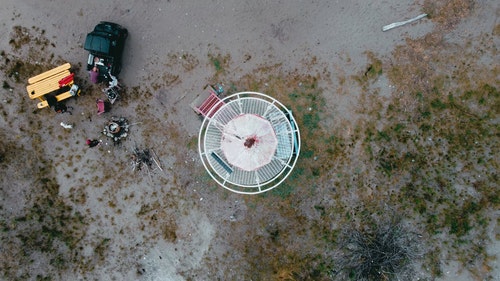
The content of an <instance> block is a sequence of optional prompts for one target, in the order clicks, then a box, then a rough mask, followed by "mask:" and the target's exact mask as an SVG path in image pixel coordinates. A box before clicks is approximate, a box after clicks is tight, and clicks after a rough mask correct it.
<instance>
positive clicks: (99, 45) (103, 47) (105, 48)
mask: <svg viewBox="0 0 500 281" xmlns="http://www.w3.org/2000/svg"><path fill="white" fill-rule="evenodd" d="M111 41H112V40H111V38H109V37H106V36H105V35H104V36H103V35H102V34H98V33H89V34H87V38H86V39H85V45H84V46H83V48H84V49H85V50H87V51H90V52H98V53H102V54H106V55H107V54H110V52H111Z"/></svg>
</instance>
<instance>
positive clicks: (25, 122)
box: [0, 0, 500, 280]
mask: <svg viewBox="0 0 500 281" xmlns="http://www.w3.org/2000/svg"><path fill="white" fill-rule="evenodd" d="M367 2H369V1H363V0H354V1H347V0H345V1H342V0H341V1H327V0H325V1H323V0H319V1H298V0H297V1H295V0H294V1H261V0H258V1H217V0H213V1H178V0H168V1H116V0H114V1H96V0H89V1H60V0H53V1H31V0H22V1H12V0H3V1H2V3H1V6H2V9H1V10H0V19H1V20H0V23H1V28H0V38H2V39H1V41H0V50H1V52H2V62H0V64H1V69H2V72H1V73H0V77H1V80H2V82H3V88H2V89H1V90H0V92H1V94H0V97H1V100H0V102H1V111H2V115H1V117H0V138H2V140H3V141H2V150H0V152H1V155H0V171H1V178H2V179H1V180H0V183H1V190H0V200H1V206H0V214H1V217H0V226H1V228H2V230H1V232H0V233H1V244H0V264H1V267H2V272H1V275H0V276H1V279H2V280H330V279H335V278H337V279H341V278H342V276H343V275H336V272H337V270H339V269H338V268H336V267H335V258H334V257H335V255H336V251H337V250H336V242H335V241H336V238H337V236H338V235H339V233H341V230H342V226H343V225H346V224H348V222H351V221H353V222H354V223H355V224H356V223H358V224H359V222H360V221H359V220H356V219H352V218H356V217H357V216H358V215H359V214H361V213H364V211H361V210H365V211H366V212H371V211H373V208H378V207H374V206H375V205H377V204H379V205H384V204H385V205H391V209H394V210H396V213H399V214H401V215H402V216H403V219H404V221H405V222H407V224H408V225H410V227H411V228H412V229H414V230H415V231H417V232H419V233H421V234H422V235H421V237H423V238H422V239H423V240H425V241H423V242H422V245H423V246H422V247H423V248H425V251H424V252H425V253H426V254H425V255H423V257H422V259H421V260H418V261H416V262H415V264H416V270H415V271H414V272H413V275H412V277H411V278H410V279H413V280H500V267H499V260H498V259H499V258H500V245H499V235H500V234H499V232H500V230H499V226H498V220H499V214H500V213H499V208H498V207H499V202H498V176H497V175H496V174H498V167H499V162H498V161H499V160H498V152H499V146H498V133H499V131H498V123H499V115H498V113H499V112H498V106H499V97H498V89H499V88H500V84H499V81H500V74H499V66H498V62H499V61H500V58H499V55H498V46H500V40H499V36H500V27H499V23H498V16H499V13H500V10H499V4H498V2H497V1H493V0H482V1H475V2H473V1H436V3H435V4H432V3H430V1H407V0H404V1H396V0H386V1H379V2H376V3H375V2H373V3H367ZM452 9H453V13H452V12H450V10H452ZM428 11H432V12H435V14H433V17H430V18H424V19H422V20H420V21H418V22H416V23H412V24H409V25H406V26H403V27H399V28H396V29H394V30H391V31H388V32H382V26H384V25H386V24H389V23H392V22H396V21H402V20H405V19H409V18H411V17H414V16H417V15H419V14H421V13H423V12H428ZM101 20H106V21H112V22H116V23H118V24H120V25H123V26H125V27H126V28H127V29H128V31H129V38H128V39H127V42H126V47H125V55H124V60H123V63H124V65H123V70H122V72H121V74H120V76H119V79H120V81H121V83H122V84H123V85H124V86H125V88H126V89H125V90H124V92H123V93H122V97H121V99H120V100H118V101H117V102H116V103H115V104H114V105H113V107H112V110H111V112H109V113H106V114H103V115H99V116H98V115H97V114H96V108H95V99H96V98H103V97H104V96H103V94H102V92H101V91H100V88H99V87H98V86H95V85H90V84H89V83H88V82H87V80H88V79H87V73H86V71H85V62H86V59H87V53H86V52H85V51H84V50H83V48H82V44H83V42H84V40H85V36H86V34H87V33H88V32H90V31H91V30H92V29H93V27H94V26H95V24H97V23H98V22H99V21H101ZM466 55H469V57H466ZM62 62H70V63H71V64H72V66H73V68H74V71H75V72H76V76H77V77H78V79H77V81H76V82H77V83H78V84H80V85H81V86H82V88H83V92H82V95H81V96H80V97H77V98H75V99H70V100H68V102H67V104H68V105H70V106H72V107H74V110H73V112H72V113H73V114H72V115H68V114H59V115H57V114H55V112H53V111H52V110H48V109H44V110H38V109H36V102H35V101H32V100H29V98H28V96H27V93H26V90H25V86H26V83H27V79H28V78H29V77H31V76H33V75H35V74H38V73H41V72H43V71H45V70H48V69H50V68H52V67H54V66H57V65H58V64H60V63H62ZM420 63H424V64H420ZM422 65H424V66H422ZM453 67H454V68H453ZM452 68H453V69H452ZM476 70H477V71H476ZM437 74H439V75H441V76H439V79H437V78H436V79H434V78H435V77H437V76H434V75H437ZM422 77H424V78H425V79H424V78H422ZM426 77H433V79H434V80H431V79H427V78H426ZM460 79H461V80H460ZM465 80H466V81H467V82H463V81H465ZM470 81H472V82H470ZM214 83H222V84H223V85H224V88H225V90H226V93H234V92H237V91H245V90H254V91H259V92H263V93H267V94H269V95H272V96H274V97H276V98H277V99H279V100H280V101H282V102H283V103H284V104H286V105H287V106H290V107H291V108H292V109H293V111H294V112H295V113H296V114H297V116H296V118H297V119H298V121H299V124H301V125H302V126H301V132H302V135H303V136H304V137H303V144H304V145H303V148H302V153H303V156H302V157H303V160H301V159H299V164H298V167H297V171H296V173H295V174H294V175H292V177H291V178H290V179H289V180H288V183H287V184H284V186H283V187H278V188H277V190H276V191H273V192H270V193H269V194H265V195H259V196H242V195H237V194H233V193H230V192H228V191H226V190H224V189H223V188H220V187H218V186H217V185H216V184H215V183H214V182H213V181H212V180H211V179H210V178H209V176H208V175H207V174H206V172H205V171H204V170H203V166H202V165H201V161H200V159H199V156H198V151H197V136H198V130H199V127H200V125H201V121H202V120H201V118H200V117H199V116H198V115H196V114H195V113H194V112H193V111H192V110H191V108H190V107H189V104H190V103H191V102H192V101H193V100H194V99H195V98H196V97H197V96H198V95H199V94H200V93H201V92H202V91H203V88H204V87H205V86H206V85H207V84H214ZM464 85H466V86H467V87H470V88H471V89H476V88H480V87H482V88H481V89H484V87H483V86H484V85H488V86H489V87H490V88H487V89H488V90H485V91H488V93H489V94H484V96H482V98H483V99H482V100H481V99H480V98H479V102H478V103H475V104H474V105H470V106H469V105H467V106H465V105H463V106H461V107H460V106H455V107H452V106H448V107H447V106H446V105H450V104H452V102H451V101H449V99H447V98H446V97H447V96H450V95H451V94H452V93H457V95H458V94H462V92H461V90H460V88H466V87H465V86H464ZM436 88H437V89H438V90H439V91H441V89H442V91H443V94H442V95H443V98H442V100H443V101H444V102H442V103H439V102H436V99H434V100H432V101H429V102H430V104H431V106H430V108H431V109H430V110H429V112H430V113H428V114H434V113H435V112H437V111H438V110H442V111H441V112H440V113H439V114H441V113H442V112H445V111H446V113H443V114H448V115H446V118H447V119H440V118H438V117H432V118H433V119H432V120H433V121H432V122H431V121H429V122H430V123H431V124H432V125H433V124H436V123H438V122H439V123H440V124H441V125H440V126H443V127H439V129H432V130H430V131H433V132H434V131H435V133H434V135H432V136H431V135H430V133H429V129H425V128H427V127H426V126H428V125H426V124H424V125H422V122H425V120H428V119H425V118H426V117H425V116H427V115H428V114H427V111H425V112H426V114H427V115H426V114H424V113H422V112H423V110H420V107H419V106H420V105H421V104H424V102H425V101H424V100H425V97H426V95H427V92H426V91H427V90H428V91H429V95H431V94H435V92H436V91H434V92H433V89H436ZM414 89H415V92H413V90H414ZM421 89H423V90H421ZM445 89H446V90H449V93H448V92H444V91H445ZM492 89H493V90H492ZM481 93H482V92H481ZM448 94H449V95H448ZM464 95H465V94H464ZM422 96H423V97H424V98H422ZM470 96H472V98H471V99H473V98H474V97H475V96H474V94H470ZM419 98H420V99H419ZM463 99H464V100H465V98H463ZM440 100H441V99H438V101H440ZM447 102H448V103H447ZM464 104H465V103H464ZM394 108H403V109H401V110H399V111H398V110H395V109H394ZM452 108H455V109H457V108H458V110H460V112H461V113H460V114H457V113H456V112H455V113H454V112H453V111H451V110H455V109H452ZM464 108H465V109H464ZM311 112H312V113H311ZM464 112H465V113H464ZM471 112H472V113H471ZM485 112H488V116H486V117H484V118H483V117H481V118H479V117H477V116H483V113H484V114H486V113H485ZM417 113H418V114H421V115H422V116H424V115H425V116H424V117H421V116H420V115H419V117H417V116H416V115H414V114H417ZM436 114H438V113H436ZM111 116H123V117H126V118H127V119H128V120H129V122H130V123H131V124H132V126H131V128H130V136H129V137H128V138H127V139H126V140H125V141H123V142H122V144H121V145H119V146H113V145H112V144H111V142H110V141H109V140H107V139H106V138H105V137H104V136H103V135H102V134H101V131H102V129H103V127H104V125H105V123H106V121H107V120H109V118H111ZM436 116H443V115H436ZM457 116H462V117H463V116H465V117H467V116H473V117H471V118H472V119H474V118H475V119H474V120H476V121H477V120H479V119H480V120H481V121H477V122H482V123H480V125H478V124H479V123H474V122H476V121H474V122H473V121H470V122H469V121H463V120H462V119H460V117H457ZM476 117H477V118H476ZM472 119H471V120H472ZM422 120H424V121H422ZM484 120H485V121H484ZM372 121H374V122H375V123H372ZM440 121H442V122H440ZM60 122H66V123H69V124H73V125H74V127H73V129H64V128H62V127H61V126H59V124H60ZM429 122H428V123H429ZM447 122H448V123H449V124H450V126H455V125H456V124H460V126H459V127H470V128H473V129H471V130H472V133H470V135H468V137H471V139H474V140H476V142H475V143H469V142H460V144H459V145H458V148H457V149H456V150H453V149H455V148H454V147H455V146H453V143H452V138H451V137H450V138H449V139H447V141H445V142H440V141H441V140H439V137H438V135H439V133H438V131H439V132H444V131H445V127H446V123H447ZM393 124H395V125H394V126H393ZM401 124H403V125H401ZM400 125H401V126H402V128H403V127H404V129H403V130H402V131H401V132H405V134H407V135H406V137H405V138H411V139H412V140H414V142H415V143H414V144H413V145H411V148H409V149H407V148H406V146H405V147H403V146H402V144H401V143H403V142H400V144H399V146H395V145H394V146H393V145H390V146H389V145H387V144H388V143H392V142H393V141H394V139H396V138H399V137H400V135H397V136H395V137H393V136H392V135H390V134H388V133H384V132H386V131H384V130H385V128H386V126H387V128H388V127H391V128H392V129H393V130H394V132H395V133H394V134H399V133H400V131H399V129H397V128H400V127H398V126H400ZM481 126H482V127H481ZM459 127H457V130H458V128H459ZM478 127H481V128H485V130H489V131H490V133H488V134H487V135H485V137H484V138H482V139H481V138H479V139H477V138H474V136H473V135H474V134H475V133H476V131H474V130H475V129H474V128H478ZM394 128H396V129H394ZM412 128H415V130H413V129H412ZM423 128H424V129H423ZM420 131H421V132H422V134H421V135H419V133H418V132H420ZM370 132H375V133H373V134H372V133H370ZM412 132H417V133H414V135H412V134H413V133H412ZM481 132H482V131H480V133H478V134H482V133H481ZM485 134H486V133H485ZM87 138H100V139H102V140H103V145H101V146H99V147H97V148H94V149H89V148H88V147H86V145H85V140H86V139H87ZM390 138H392V139H391V141H389V139H390ZM459 138H461V136H459ZM417 139H418V140H420V142H421V143H424V144H425V145H423V146H422V147H421V148H422V150H423V151H426V153H423V154H426V155H427V156H425V157H419V156H418V153H416V152H415V153H413V152H412V151H411V150H412V149H413V148H415V147H417V148H418V149H420V148H419V147H420V146H419V144H416V143H417ZM339 140H340V141H339ZM483 141H484V142H483ZM367 143H368V144H367ZM386 145H387V146H386ZM469 146H472V147H473V148H469ZM136 147H137V148H141V149H143V148H149V149H153V150H154V151H155V152H156V154H157V155H158V158H159V160H160V162H161V164H162V168H163V171H160V170H156V171H154V172H152V173H151V174H148V173H146V172H144V171H142V172H141V171H139V172H138V171H132V169H131V165H130V163H131V160H130V157H131V154H132V150H133V149H134V148H136ZM391 147H396V150H398V149H401V150H404V151H405V154H404V155H406V156H408V159H410V158H412V157H413V158H412V159H411V161H412V162H415V161H416V162H417V163H422V164H421V165H422V167H424V166H425V167H427V168H426V169H431V170H429V171H431V172H425V173H424V172H415V171H416V170H419V169H417V168H414V166H411V165H413V164H408V163H407V162H397V163H401V165H399V164H398V165H399V166H398V168H396V166H395V165H385V164H386V163H388V162H389V161H393V160H394V158H390V157H391V155H393V154H384V151H390V148H391ZM461 147H462V148H463V149H461ZM417 148H415V151H416V150H417ZM431 148H432V149H434V148H435V149H436V150H440V151H442V152H443V153H438V152H434V150H431ZM452 148H453V149H452ZM462 150H463V151H464V153H463V155H462V153H456V152H457V151H462ZM418 151H420V150H418ZM447 151H449V154H450V156H448V154H447ZM452 152H453V153H452ZM388 155H389V156H388ZM456 155H461V156H460V157H462V156H463V157H462V158H458V156H456ZM384 157H385V158H384ZM374 159H375V160H374ZM380 159H382V160H380ZM391 159H392V160H391ZM398 159H400V158H398ZM401 159H402V158H401ZM450 159H451V160H450ZM464 159H465V160H464ZM467 159H468V160H467ZM441 160H442V161H444V162H442V161H441ZM374 161H375V162H374ZM394 161H396V160H394ZM398 161H406V160H398ZM408 161H410V160H408ZM452 162H453V164H450V163H452ZM373 163H378V164H373ZM441 163H442V164H441ZM399 167H402V168H400V169H401V170H398V169H399ZM419 167H420V166H419ZM432 167H440V168H441V167H446V168H443V169H445V170H439V171H438V168H435V169H434V170H432V169H433V168H432ZM421 170H422V171H423V170H425V169H421ZM421 170H419V171H421ZM408 171H411V172H408ZM426 171H427V170H426ZM416 175H417V176H416ZM481 176H482V177H483V178H484V179H482V178H481ZM434 179H436V180H435V181H434ZM439 179H441V180H439ZM441 182H446V183H447V184H440V183H441ZM411 184H414V186H417V187H420V186H424V187H425V186H429V187H430V188H431V189H434V188H435V190H437V191H436V192H434V193H428V194H427V193H425V194H424V195H425V196H424V195H422V197H418V196H419V194H421V191H419V190H420V189H419V188H416V189H415V190H412V189H409V186H412V185H411ZM434 184H435V185H434ZM448 188H449V189H448ZM451 189H453V192H451V191H449V190H451ZM437 193H443V194H444V193H445V194H446V196H444V197H443V199H442V200H441V201H440V199H437V201H436V200H434V199H433V197H435V198H438V197H440V196H439V195H436V194H437ZM429 194H431V195H429ZM427 195H429V196H427ZM448 195H449V196H448ZM395 198H399V199H395ZM401 198H409V199H401ZM422 198H423V199H422ZM398 200H399V201H398ZM419 200H423V201H424V202H428V205H425V206H424V205H422V204H421V203H419V202H420V201H419ZM374 202H376V203H374ZM394 202H401V203H400V204H399V203H398V205H395V204H393V203H394ZM443 202H448V203H446V204H445V203H443ZM471 204H472V205H471ZM454 206H459V207H457V208H458V209H456V210H455V209H454V208H455V207H454ZM471 206H472V207H471ZM478 206H481V207H478ZM447 209H449V210H450V212H449V213H446V210H447ZM377 210H380V208H379V209H377ZM465 211H468V212H471V215H470V217H469V214H468V213H465ZM472 212H473V213H472ZM373 213H374V214H375V213H377V212H376V211H373ZM457 213H459V214H460V215H456V214H457ZM440 214H443V215H442V216H441V215H440ZM383 216H384V215H382V217H383ZM456 221H458V222H459V223H458V224H455V223H454V222H456ZM361 224H362V223H361ZM460 227H462V228H460Z"/></svg>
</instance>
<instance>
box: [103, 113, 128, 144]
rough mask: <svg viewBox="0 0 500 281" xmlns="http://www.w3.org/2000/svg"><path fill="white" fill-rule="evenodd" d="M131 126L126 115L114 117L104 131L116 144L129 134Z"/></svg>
mask: <svg viewBox="0 0 500 281" xmlns="http://www.w3.org/2000/svg"><path fill="white" fill-rule="evenodd" d="M129 126H130V125H129V124H128V121H127V119H125V118H124V117H112V118H111V121H109V122H108V123H107V124H106V126H105V127H104V130H103V131H102V133H103V134H104V135H105V136H107V137H108V138H110V139H112V140H113V142H114V143H115V144H116V143H119V142H120V141H121V140H122V139H124V138H126V137H127V136H128V127H129Z"/></svg>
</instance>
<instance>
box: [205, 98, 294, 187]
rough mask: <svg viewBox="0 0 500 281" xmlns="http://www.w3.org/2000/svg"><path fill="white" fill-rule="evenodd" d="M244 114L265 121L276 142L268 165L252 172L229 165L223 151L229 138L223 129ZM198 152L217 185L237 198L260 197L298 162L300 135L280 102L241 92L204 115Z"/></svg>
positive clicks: (285, 175)
mask: <svg viewBox="0 0 500 281" xmlns="http://www.w3.org/2000/svg"><path fill="white" fill-rule="evenodd" d="M247 114H254V115H257V116H260V117H262V118H264V119H265V120H267V121H268V122H269V123H270V124H271V126H272V129H273V130H274V134H275V135H276V138H277V141H278V143H277V146H276V149H275V151H274V154H273V155H272V158H271V161H270V162H269V163H267V164H265V165H263V166H261V167H259V168H257V169H255V170H252V171H248V170H245V169H241V168H238V167H237V166H235V165H233V164H231V162H230V161H228V159H227V158H226V155H225V153H227V151H226V152H225V151H223V148H222V141H223V139H224V138H225V137H228V136H227V135H225V134H227V131H228V130H227V128H226V127H225V126H226V125H227V124H230V122H231V120H234V119H235V118H238V117H241V116H243V115H247ZM242 137H244V136H242ZM198 151H199V153H200V158H201V160H202V163H203V166H204V167H205V169H206V170H207V172H208V174H209V175H210V176H211V177H212V178H213V179H214V180H215V181H216V182H217V183H218V184H219V185H221V186H222V187H224V188H226V189H228V190H230V191H232V192H236V193H240V194H259V193H263V192H266V191H269V190H271V189H273V188H275V187H277V186H278V185H280V184H281V183H282V182H283V181H284V180H285V179H286V178H287V177H288V176H289V175H290V173H291V172H292V170H293V168H294V167H295V164H296V163H297V160H298V158H299V153H300V132H299V128H298V126H297V123H296V121H295V119H294V117H293V115H292V112H291V111H290V110H288V109H287V108H286V107H285V106H284V105H283V104H281V103H280V102H279V101H277V100H276V99H274V98H272V97H270V96H267V95H265V94H262V93H257V92H241V93H236V94H233V95H230V96H228V97H226V98H224V99H222V100H220V101H219V104H216V105H214V106H213V107H212V109H211V110H210V111H209V112H208V114H206V116H205V119H204V120H203V123H202V125H201V128H200V132H199V135H198Z"/></svg>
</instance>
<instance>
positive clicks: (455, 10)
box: [423, 0, 475, 30]
mask: <svg viewBox="0 0 500 281" xmlns="http://www.w3.org/2000/svg"><path fill="white" fill-rule="evenodd" d="M474 5H475V1H473V0H445V1H434V0H425V1H424V4H423V10H424V12H425V13H427V14H428V15H429V17H430V18H431V19H432V20H433V21H434V22H436V23H437V24H438V27H439V28H442V29H445V30H448V29H453V28H455V26H456V25H457V24H458V23H460V21H461V20H462V19H463V18H465V17H468V16H469V15H470V14H471V13H472V10H473V9H474Z"/></svg>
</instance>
